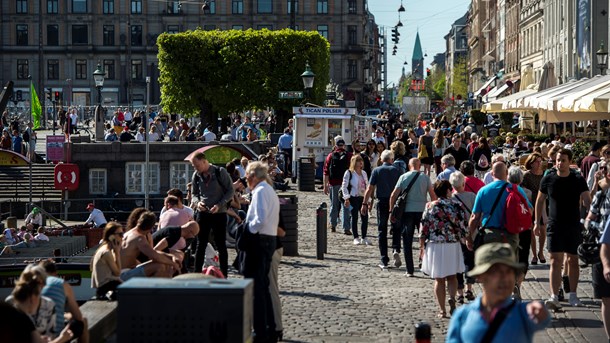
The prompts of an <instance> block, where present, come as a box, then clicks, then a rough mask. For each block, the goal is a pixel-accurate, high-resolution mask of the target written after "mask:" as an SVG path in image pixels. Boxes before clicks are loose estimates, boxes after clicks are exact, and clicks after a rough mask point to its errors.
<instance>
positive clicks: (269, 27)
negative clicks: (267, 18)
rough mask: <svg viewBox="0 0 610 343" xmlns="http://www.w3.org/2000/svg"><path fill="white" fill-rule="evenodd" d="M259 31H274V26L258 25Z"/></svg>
mask: <svg viewBox="0 0 610 343" xmlns="http://www.w3.org/2000/svg"><path fill="white" fill-rule="evenodd" d="M256 29H257V30H262V29H267V30H273V25H258V26H256Z"/></svg>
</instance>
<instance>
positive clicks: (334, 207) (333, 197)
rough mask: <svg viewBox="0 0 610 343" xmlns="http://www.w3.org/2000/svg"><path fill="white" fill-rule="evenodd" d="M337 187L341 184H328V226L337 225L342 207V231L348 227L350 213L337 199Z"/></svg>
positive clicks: (339, 187)
mask: <svg viewBox="0 0 610 343" xmlns="http://www.w3.org/2000/svg"><path fill="white" fill-rule="evenodd" d="M339 189H341V185H337V186H330V226H332V227H337V221H338V219H339V211H341V209H343V231H348V230H349V229H350V223H351V220H350V217H351V216H350V213H349V211H348V210H347V209H346V208H345V206H344V205H343V204H342V203H341V201H340V200H339Z"/></svg>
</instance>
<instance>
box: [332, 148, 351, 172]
mask: <svg viewBox="0 0 610 343" xmlns="http://www.w3.org/2000/svg"><path fill="white" fill-rule="evenodd" d="M348 168H349V159H348V158H347V152H346V151H345V150H339V151H334V152H333V154H332V157H331V158H330V165H329V167H328V172H329V174H330V175H329V176H330V178H331V179H343V175H344V174H345V171H346V170H347V169H348Z"/></svg>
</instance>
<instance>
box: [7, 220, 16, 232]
mask: <svg viewBox="0 0 610 343" xmlns="http://www.w3.org/2000/svg"><path fill="white" fill-rule="evenodd" d="M6 227H7V228H11V229H16V228H17V217H8V218H6Z"/></svg>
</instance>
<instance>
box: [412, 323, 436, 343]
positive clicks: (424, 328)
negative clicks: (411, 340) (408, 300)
mask: <svg viewBox="0 0 610 343" xmlns="http://www.w3.org/2000/svg"><path fill="white" fill-rule="evenodd" d="M431 339H432V330H431V329H430V325H428V323H424V322H420V323H417V324H415V342H416V343H430V340H431Z"/></svg>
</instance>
